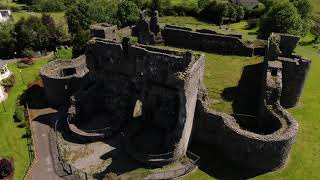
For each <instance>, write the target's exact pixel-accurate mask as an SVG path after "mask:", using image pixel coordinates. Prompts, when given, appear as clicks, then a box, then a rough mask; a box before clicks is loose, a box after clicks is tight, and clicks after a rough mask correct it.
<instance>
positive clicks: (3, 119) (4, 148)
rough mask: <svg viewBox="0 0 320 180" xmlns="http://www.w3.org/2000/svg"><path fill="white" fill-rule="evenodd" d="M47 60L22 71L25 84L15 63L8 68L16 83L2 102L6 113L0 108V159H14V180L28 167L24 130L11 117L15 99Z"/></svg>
mask: <svg viewBox="0 0 320 180" xmlns="http://www.w3.org/2000/svg"><path fill="white" fill-rule="evenodd" d="M47 61H48V59H47V58H43V59H41V60H40V59H39V60H36V61H35V64H34V65H33V66H31V67H30V68H26V69H22V76H23V80H24V82H25V84H24V83H23V82H22V79H21V76H20V74H19V70H20V69H18V68H17V66H16V64H15V63H13V64H9V65H8V67H9V69H10V71H11V72H13V73H14V75H15V76H16V83H15V84H14V86H13V87H12V88H11V90H10V92H9V96H8V99H7V100H6V101H5V102H4V105H5V108H6V110H7V112H4V109H3V107H2V106H1V107H0V130H1V135H0V142H1V143H0V157H8V158H13V159H14V168H15V173H14V179H17V180H20V179H22V178H23V176H24V174H25V173H26V171H27V168H28V165H29V157H28V148H27V142H26V139H23V138H22V136H23V135H24V134H25V133H26V130H25V129H24V128H18V127H17V125H18V123H15V122H14V119H13V115H14V112H15V107H16V99H17V98H18V96H19V95H21V94H22V93H23V91H24V90H25V89H26V88H27V84H30V83H32V82H33V81H35V80H36V79H37V78H38V75H39V69H40V68H41V66H42V65H44V64H46V63H47Z"/></svg>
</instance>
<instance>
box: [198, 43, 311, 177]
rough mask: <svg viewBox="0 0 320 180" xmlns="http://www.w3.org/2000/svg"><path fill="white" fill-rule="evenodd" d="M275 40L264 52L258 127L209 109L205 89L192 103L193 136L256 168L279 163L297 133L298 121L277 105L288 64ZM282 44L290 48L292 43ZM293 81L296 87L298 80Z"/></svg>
mask: <svg viewBox="0 0 320 180" xmlns="http://www.w3.org/2000/svg"><path fill="white" fill-rule="evenodd" d="M279 40H280V39H279ZM274 41H275V42H274ZM279 42H280V41H279ZM279 42H277V38H270V39H269V43H268V44H269V46H268V50H267V53H266V56H265V62H264V65H265V66H264V67H265V68H264V70H263V72H262V73H263V81H262V88H261V90H262V96H261V112H259V113H258V114H259V116H258V117H257V119H256V121H258V122H259V127H258V128H259V129H261V130H262V131H253V130H252V129H250V128H248V127H245V126H243V125H242V124H241V123H240V121H239V119H237V118H235V117H232V116H230V115H227V114H225V113H220V112H215V111H210V110H209V109H208V100H207V94H206V91H203V90H202V91H199V92H200V94H199V96H198V103H197V107H196V115H195V122H194V124H195V125H194V130H195V133H194V135H195V139H197V140H200V141H203V142H206V143H209V144H214V145H216V146H217V147H218V148H220V149H221V150H222V152H224V153H225V155H226V157H228V158H229V159H230V160H232V161H233V162H234V163H236V164H239V165H241V166H246V167H249V168H252V169H257V170H259V171H261V170H262V171H270V170H275V169H278V168H280V167H283V166H284V165H285V164H286V162H287V160H288V157H289V153H290V150H291V147H292V144H293V143H294V141H295V137H296V135H297V133H298V123H297V122H296V120H295V119H294V118H293V117H292V116H291V114H290V113H288V112H287V111H286V110H285V109H284V108H283V107H282V106H281V105H280V99H282V98H283V97H286V96H287V95H286V94H284V93H285V88H286V86H287V84H286V83H285V82H284V81H286V80H285V78H284V77H285V76H286V75H287V74H286V73H288V67H287V65H286V62H285V61H284V59H283V58H281V57H280V56H281V55H283V54H281V48H279V47H278V45H279V44H277V43H279ZM286 48H287V52H291V51H292V48H293V46H292V44H291V45H290V47H286ZM275 51H278V53H277V52H275ZM291 57H292V56H291ZM300 59H301V58H300ZM291 60H293V59H291ZM296 71H299V70H296ZM297 73H298V74H299V72H297ZM303 77H305V76H303ZM290 81H292V82H296V81H297V80H294V79H292V80H290ZM297 83H298V84H299V86H298V87H300V82H299V81H298V82H297Z"/></svg>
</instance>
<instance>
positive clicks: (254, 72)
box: [221, 63, 263, 115]
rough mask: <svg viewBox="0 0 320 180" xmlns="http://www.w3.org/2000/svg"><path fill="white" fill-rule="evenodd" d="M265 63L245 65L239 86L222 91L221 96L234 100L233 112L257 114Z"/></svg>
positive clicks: (230, 100) (229, 100) (226, 99)
mask: <svg viewBox="0 0 320 180" xmlns="http://www.w3.org/2000/svg"><path fill="white" fill-rule="evenodd" d="M262 70H263V63H259V64H254V65H248V66H246V67H244V69H243V72H242V76H241V79H240V81H239V84H238V86H237V87H227V88H225V89H224V90H223V92H222V93H221V97H222V98H223V99H224V100H225V101H228V102H232V108H233V112H234V113H236V114H248V115H257V112H258V107H259V100H260V96H261V94H260V91H261V81H262Z"/></svg>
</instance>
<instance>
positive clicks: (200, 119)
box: [41, 21, 311, 171]
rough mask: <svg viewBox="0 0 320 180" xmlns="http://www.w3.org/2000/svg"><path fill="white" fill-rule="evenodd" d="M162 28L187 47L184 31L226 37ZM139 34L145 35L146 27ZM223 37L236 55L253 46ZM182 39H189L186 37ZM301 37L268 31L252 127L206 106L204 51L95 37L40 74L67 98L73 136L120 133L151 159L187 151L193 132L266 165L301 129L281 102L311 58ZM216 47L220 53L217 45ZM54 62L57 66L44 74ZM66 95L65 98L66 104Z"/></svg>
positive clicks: (279, 160)
mask: <svg viewBox="0 0 320 180" xmlns="http://www.w3.org/2000/svg"><path fill="white" fill-rule="evenodd" d="M144 22H145V21H144ZM147 27H150V26H149V25H148V26H147ZM138 29H139V28H138ZM149 29H150V28H149ZM149 29H147V30H149ZM152 29H157V28H155V27H153V28H152ZM164 32H165V33H164V39H165V41H167V42H168V39H170V41H171V42H172V43H170V44H171V45H178V46H179V47H180V46H182V45H183V44H184V45H185V46H186V48H190V47H189V46H188V44H193V45H194V43H190V42H189V43H183V44H181V42H180V40H179V39H177V38H180V37H181V38H183V36H184V34H194V35H195V37H202V36H203V37H205V39H210V38H214V39H215V40H214V41H215V43H217V44H218V42H219V41H220V40H221V41H222V42H224V40H223V38H225V37H220V35H219V38H218V39H216V38H217V37H218V35H216V36H215V37H211V36H213V35H214V34H209V33H204V34H201V33H200V34H197V33H194V32H190V31H189V30H183V29H179V28H173V27H170V26H167V27H165V29H164ZM173 32H175V33H173ZM202 32H203V31H202ZM198 33H199V32H198ZM170 34H176V36H175V37H173V35H170ZM149 35H150V34H149ZM149 35H148V38H149ZM140 36H141V37H140ZM151 36H152V35H151ZM188 36H189V35H188ZM209 36H210V37H209ZM139 37H140V38H142V39H145V37H146V36H145V34H144V33H143V34H140V35H139ZM171 37H172V38H171ZM190 37H191V36H190ZM148 38H147V39H148ZM221 38H222V39H221ZM228 38H229V39H232V41H230V42H229V41H228V43H222V45H221V44H220V46H221V47H222V48H223V49H227V50H228V52H230V53H234V54H242V52H246V53H244V54H246V55H247V56H251V55H253V54H254V53H253V52H254V48H252V49H250V48H248V49H246V50H244V51H243V50H242V48H239V47H238V45H239V44H240V46H243V44H242V43H241V42H240V41H239V39H238V38H237V37H233V36H228ZM195 39H197V38H195ZM200 39H201V38H200ZM187 40H190V39H184V41H187ZM298 40H299V38H298V37H295V36H290V35H285V34H272V35H271V36H270V38H269V40H268V45H267V47H266V52H265V60H264V69H263V71H262V72H261V73H262V77H263V79H262V82H261V96H260V107H259V112H257V114H258V116H257V117H256V119H255V120H256V121H257V122H259V123H258V125H257V126H258V127H256V128H257V129H252V127H248V126H246V125H245V123H244V124H243V123H240V121H241V119H238V118H237V117H234V116H231V115H228V114H225V113H223V112H216V111H214V110H210V109H209V108H208V98H207V91H206V88H205V85H204V82H203V77H204V66H205V65H204V62H205V56H204V55H203V54H197V53H192V52H190V51H185V52H179V51H172V50H166V49H163V48H159V47H155V46H148V45H141V44H134V45H132V44H130V43H129V42H128V41H123V43H120V42H117V41H113V40H112V39H111V40H110V39H101V38H93V39H91V40H90V41H89V42H88V44H87V48H86V53H85V55H84V56H82V57H80V59H81V61H79V62H81V63H80V64H77V63H76V62H77V61H76V60H73V61H70V62H73V63H74V64H75V65H76V67H74V68H73V69H74V70H71V69H70V68H69V64H67V65H65V64H64V63H62V62H60V61H56V62H52V63H50V64H49V65H47V66H44V67H43V68H42V70H41V74H42V75H41V77H42V78H43V81H44V85H45V89H46V93H47V96H48V99H49V101H51V102H52V103H53V104H58V103H60V105H64V104H68V105H69V107H68V112H67V117H66V119H65V121H64V122H65V123H66V124H67V127H68V128H67V129H68V131H69V133H70V134H71V135H72V136H73V137H76V138H78V139H82V140H85V141H99V140H105V139H108V138H109V137H111V136H113V135H115V134H119V133H122V134H123V136H124V137H125V142H124V143H125V148H126V151H127V152H128V154H129V155H130V156H131V157H132V158H133V159H135V160H136V161H139V162H142V163H144V164H147V165H151V166H162V165H165V164H168V163H172V162H175V161H178V160H179V159H180V158H182V157H184V156H185V155H186V152H187V149H188V145H189V141H190V138H191V137H192V138H193V139H195V140H199V141H202V142H205V143H207V144H214V145H216V146H217V147H218V148H220V149H221V150H222V151H223V152H224V153H225V155H226V156H227V157H228V159H229V160H231V161H232V162H234V163H236V164H238V165H241V166H245V167H249V168H254V169H259V170H264V171H271V170H275V169H278V168H280V167H282V166H283V165H285V163H286V162H287V160H288V157H289V153H290V150H291V146H292V144H293V143H294V140H295V137H296V135H297V133H298V123H297V122H296V120H295V119H294V118H293V117H292V115H291V114H290V113H289V112H287V111H286V110H285V109H284V107H285V108H288V107H293V106H295V105H296V104H297V102H298V101H299V97H300V96H301V93H302V89H303V86H304V82H305V79H306V76H307V74H308V70H309V68H310V64H311V61H310V60H307V59H305V58H303V57H301V56H297V55H294V54H293V50H294V48H295V46H296V45H297V43H298ZM143 41H144V40H141V42H143ZM147 41H148V42H149V40H147ZM174 41H179V43H178V42H174ZM167 42H166V43H167ZM192 42H193V41H192ZM146 44H149V43H146ZM207 46H208V47H210V48H213V49H215V48H216V47H217V46H215V45H212V46H211V45H210V46H209V44H207ZM239 50H240V51H241V53H240V51H239ZM214 51H215V52H218V53H223V54H224V52H221V51H220V50H219V49H216V50H214ZM238 52H239V53H238ZM247 52H248V53H247ZM244 54H242V55H244ZM84 59H85V60H84ZM78 60H79V59H78ZM84 66H86V67H87V69H86V68H84ZM77 67H79V68H77ZM80 67H81V68H80ZM51 69H56V71H52V72H53V73H51V74H49V73H48V72H50V70H51ZM77 69H79V71H78V70H77ZM71 71H72V72H73V73H71ZM65 75H67V76H65ZM74 77H79V78H80V79H83V81H85V82H86V83H84V84H85V86H82V87H79V86H78V85H77V83H75V84H76V85H73V83H70V82H73V81H74ZM82 77H83V78H82ZM66 82H68V83H66ZM63 87H67V88H63ZM57 88H58V90H56V89H57ZM69 89H72V91H71V90H70V91H69ZM53 97H59V99H54V98H53ZM68 97H71V98H70V102H69V103H66V101H65V99H67V98H68ZM60 98H62V99H61V100H60ZM57 101H59V102H57ZM63 102H64V103H63ZM137 102H141V103H142V107H141V116H139V118H138V120H137V121H133V119H134V117H133V114H134V110H135V108H136V105H137ZM261 129H262V130H261Z"/></svg>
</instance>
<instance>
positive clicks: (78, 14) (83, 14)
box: [66, 0, 91, 34]
mask: <svg viewBox="0 0 320 180" xmlns="http://www.w3.org/2000/svg"><path fill="white" fill-rule="evenodd" d="M66 17H67V23H68V27H69V32H70V33H71V34H76V33H77V32H79V31H81V30H87V29H89V27H90V24H91V20H90V14H89V5H88V3H87V2H86V1H85V0H80V1H79V2H78V3H77V4H75V5H73V6H72V7H70V8H69V9H68V10H67V12H66Z"/></svg>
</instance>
